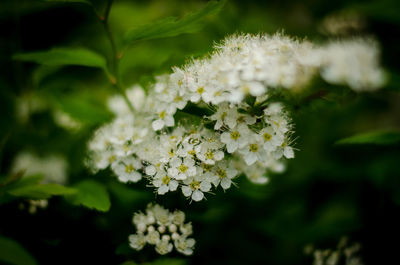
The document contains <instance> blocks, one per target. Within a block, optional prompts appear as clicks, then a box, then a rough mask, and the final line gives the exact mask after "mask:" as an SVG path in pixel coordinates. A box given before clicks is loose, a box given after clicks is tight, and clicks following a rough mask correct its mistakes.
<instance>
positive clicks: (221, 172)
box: [217, 168, 226, 179]
mask: <svg viewBox="0 0 400 265" xmlns="http://www.w3.org/2000/svg"><path fill="white" fill-rule="evenodd" d="M217 175H218V177H219V178H220V179H223V178H225V177H226V171H225V170H223V169H220V168H219V169H217Z"/></svg>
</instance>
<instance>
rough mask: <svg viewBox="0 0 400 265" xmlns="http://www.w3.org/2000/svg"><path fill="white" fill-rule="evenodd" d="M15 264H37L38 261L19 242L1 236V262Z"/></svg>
mask: <svg viewBox="0 0 400 265" xmlns="http://www.w3.org/2000/svg"><path fill="white" fill-rule="evenodd" d="M3 262H4V263H6V264H13V265H37V264H38V263H37V261H36V260H35V259H34V258H33V257H32V255H31V254H30V253H29V252H28V251H26V250H25V249H24V248H23V247H22V246H21V245H20V244H19V243H18V242H16V241H15V240H13V239H10V238H6V237H2V236H0V263H3Z"/></svg>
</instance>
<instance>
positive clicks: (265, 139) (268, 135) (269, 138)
mask: <svg viewBox="0 0 400 265" xmlns="http://www.w3.org/2000/svg"><path fill="white" fill-rule="evenodd" d="M271 138H272V136H271V135H270V134H269V133H264V141H266V142H268V141H270V140H271Z"/></svg>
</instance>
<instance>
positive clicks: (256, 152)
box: [239, 133, 266, 165]
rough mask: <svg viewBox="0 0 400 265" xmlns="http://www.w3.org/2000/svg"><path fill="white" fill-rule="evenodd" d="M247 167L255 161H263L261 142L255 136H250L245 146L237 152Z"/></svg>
mask: <svg viewBox="0 0 400 265" xmlns="http://www.w3.org/2000/svg"><path fill="white" fill-rule="evenodd" d="M239 152H240V153H241V154H242V156H243V158H244V161H246V163H247V165H252V164H254V163H255V162H256V161H265V159H266V151H265V150H264V148H263V143H262V140H261V139H260V136H259V135H257V134H254V133H253V134H252V135H251V136H250V137H249V141H248V142H247V144H246V145H245V146H244V147H243V148H241V149H240V150H239Z"/></svg>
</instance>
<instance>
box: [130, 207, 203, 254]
mask: <svg viewBox="0 0 400 265" xmlns="http://www.w3.org/2000/svg"><path fill="white" fill-rule="evenodd" d="M133 223H134V225H135V227H136V231H137V233H136V234H133V235H130V236H129V242H130V246H131V247H132V248H134V249H136V250H141V249H142V248H143V247H144V246H145V245H146V244H150V245H154V246H155V250H156V251H157V252H158V253H159V254H161V255H165V254H168V253H169V252H171V251H172V249H173V248H174V246H175V249H176V250H177V251H178V252H180V253H182V254H184V255H191V254H192V253H193V248H194V244H195V240H194V239H193V238H188V236H190V235H191V234H192V233H193V229H192V224H191V223H185V214H184V213H183V212H181V211H175V212H169V211H168V210H166V209H164V208H163V207H161V206H160V205H157V204H156V205H152V204H149V205H148V206H147V209H146V214H144V213H135V215H134V216H133Z"/></svg>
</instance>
